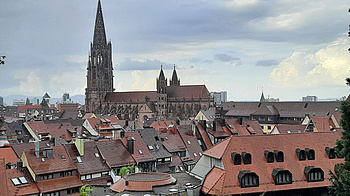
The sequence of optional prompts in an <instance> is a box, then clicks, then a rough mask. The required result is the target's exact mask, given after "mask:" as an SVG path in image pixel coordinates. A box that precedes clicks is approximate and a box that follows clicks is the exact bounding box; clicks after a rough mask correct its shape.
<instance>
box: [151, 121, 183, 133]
mask: <svg viewBox="0 0 350 196" xmlns="http://www.w3.org/2000/svg"><path fill="white" fill-rule="evenodd" d="M169 125H174V126H177V124H176V122H175V121H173V120H162V121H154V122H153V123H152V124H151V125H150V127H153V128H154V129H155V130H156V131H159V130H161V129H168V127H169Z"/></svg>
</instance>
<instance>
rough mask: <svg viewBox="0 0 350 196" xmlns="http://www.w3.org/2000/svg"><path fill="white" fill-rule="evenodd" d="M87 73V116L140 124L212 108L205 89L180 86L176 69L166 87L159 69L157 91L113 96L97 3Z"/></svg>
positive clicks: (109, 60) (108, 50)
mask: <svg viewBox="0 0 350 196" xmlns="http://www.w3.org/2000/svg"><path fill="white" fill-rule="evenodd" d="M87 70H88V71H87V88H86V91H85V96H86V97H85V99H86V100H85V104H86V112H94V113H96V114H104V115H115V116H117V117H118V118H119V119H130V120H134V119H139V120H140V122H142V121H143V119H147V118H153V117H162V118H163V117H179V118H180V119H184V118H188V117H191V116H195V115H196V114H197V113H198V112H199V111H200V110H201V109H207V108H209V107H210V106H213V104H214V103H213V99H212V98H211V96H210V93H209V91H208V89H207V87H206V86H205V85H181V84H180V79H179V78H178V77H177V73H176V69H175V66H174V71H173V74H172V78H171V80H170V85H169V86H168V80H167V79H166V77H165V75H164V72H163V68H162V67H161V70H160V74H159V77H158V78H157V84H156V91H136V92H113V91H114V89H113V66H112V45H111V43H110V42H109V43H107V42H106V33H105V28H104V24H103V16H102V8H101V4H100V2H99V3H98V7H97V13H96V22H95V32H94V38H93V43H92V44H91V54H90V56H89V61H88V69H87Z"/></svg>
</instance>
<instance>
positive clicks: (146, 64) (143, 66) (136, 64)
mask: <svg viewBox="0 0 350 196" xmlns="http://www.w3.org/2000/svg"><path fill="white" fill-rule="evenodd" d="M161 64H162V65H163V69H173V66H174V65H172V64H170V63H164V62H161V61H159V60H149V59H147V60H146V61H137V60H132V59H130V58H125V59H124V61H123V62H122V63H120V64H119V65H116V67H115V68H116V69H117V70H122V71H125V70H159V69H160V65H161Z"/></svg>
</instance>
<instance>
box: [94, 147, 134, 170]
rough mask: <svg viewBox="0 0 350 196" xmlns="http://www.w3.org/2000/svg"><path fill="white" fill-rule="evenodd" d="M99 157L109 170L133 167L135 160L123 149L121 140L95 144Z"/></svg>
mask: <svg viewBox="0 0 350 196" xmlns="http://www.w3.org/2000/svg"><path fill="white" fill-rule="evenodd" d="M96 144H97V148H98V150H99V152H100V154H101V157H102V158H103V159H104V160H106V163H107V165H108V166H109V167H110V168H115V167H123V166H129V165H134V164H135V160H134V158H133V157H132V156H131V155H130V153H129V152H128V150H127V149H126V148H125V146H124V145H123V143H122V141H121V140H110V141H99V142H96Z"/></svg>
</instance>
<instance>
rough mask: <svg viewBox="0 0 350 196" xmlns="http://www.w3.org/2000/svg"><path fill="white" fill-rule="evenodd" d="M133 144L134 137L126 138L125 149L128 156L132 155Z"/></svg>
mask: <svg viewBox="0 0 350 196" xmlns="http://www.w3.org/2000/svg"><path fill="white" fill-rule="evenodd" d="M134 143H135V138H134V137H131V138H128V142H127V148H128V151H129V153H130V154H134Z"/></svg>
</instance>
